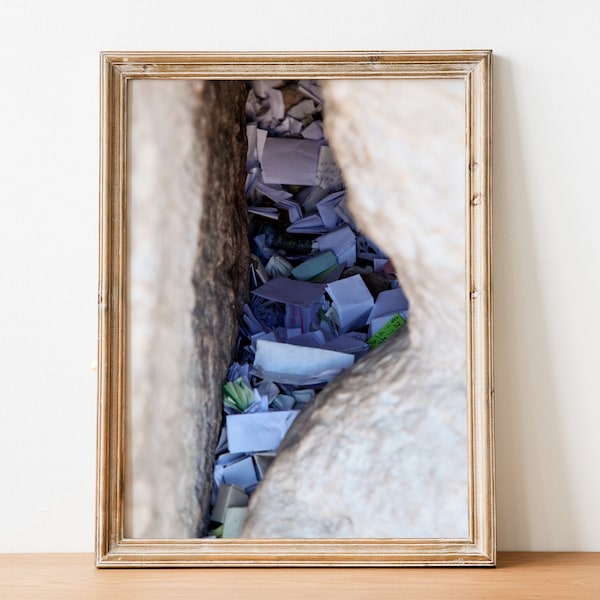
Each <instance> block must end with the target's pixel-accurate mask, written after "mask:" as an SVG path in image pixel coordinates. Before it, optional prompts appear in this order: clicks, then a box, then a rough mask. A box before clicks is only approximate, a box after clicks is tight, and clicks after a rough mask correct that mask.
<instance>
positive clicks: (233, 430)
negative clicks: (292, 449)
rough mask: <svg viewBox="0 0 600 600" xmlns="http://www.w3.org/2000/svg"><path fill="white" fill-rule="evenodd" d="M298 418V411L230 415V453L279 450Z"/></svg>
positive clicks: (228, 433)
mask: <svg viewBox="0 0 600 600" xmlns="http://www.w3.org/2000/svg"><path fill="white" fill-rule="evenodd" d="M297 416H298V411H297V410H281V411H272V412H266V413H250V414H245V415H228V416H227V421H226V423H227V440H228V444H229V451H230V452H264V451H273V450H277V448H278V447H279V444H280V443H281V440H282V439H283V436H284V435H285V434H286V433H287V430H288V429H289V428H290V426H291V424H292V423H293V421H294V419H295V418H296V417H297ZM248 458H250V457H248ZM244 460H245V459H244ZM227 468H231V467H227ZM252 469H254V467H252ZM248 472H249V471H248ZM223 478H224V481H225V483H228V481H227V479H228V478H227V477H226V476H225V474H224V477H223ZM231 483H234V482H231ZM235 485H238V484H235ZM240 487H242V486H240ZM243 487H246V486H243Z"/></svg>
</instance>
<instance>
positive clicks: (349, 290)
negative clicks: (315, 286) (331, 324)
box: [326, 275, 373, 333]
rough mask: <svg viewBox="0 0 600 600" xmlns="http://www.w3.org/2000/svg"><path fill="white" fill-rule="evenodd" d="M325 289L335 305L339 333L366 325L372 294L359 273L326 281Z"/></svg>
mask: <svg viewBox="0 0 600 600" xmlns="http://www.w3.org/2000/svg"><path fill="white" fill-rule="evenodd" d="M326 289H327V293H328V294H329V295H330V296H331V299H332V300H333V303H334V305H335V311H336V313H337V318H338V326H339V329H340V333H347V332H348V331H351V330H352V329H360V328H361V327H363V326H364V325H366V323H367V318H368V316H369V313H370V312H371V309H372V308H373V296H371V292H369V288H367V286H366V285H365V283H364V281H363V280H362V277H361V276H360V275H353V276H352V277H347V278H346V279H340V280H338V281H334V282H332V283H328V284H327V288H326Z"/></svg>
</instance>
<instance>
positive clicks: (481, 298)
mask: <svg viewBox="0 0 600 600" xmlns="http://www.w3.org/2000/svg"><path fill="white" fill-rule="evenodd" d="M491 59H492V53H491V51H487V50H484V51H480V50H475V51H446V52H331V53H301V54H300V53H254V54H233V53H153V52H125V53H103V54H102V55H101V94H102V97H101V193H100V274H99V296H98V305H99V348H98V352H99V361H98V362H99V368H98V454H97V510H96V562H97V565H98V566H100V567H142V566H144V567H157V566H169V567H176V566H198V567H199V566H206V567H214V566H398V565H412V566H415V565H493V564H494V563H495V554H496V539H495V499H494V458H493V457H494V455H493V439H494V438H493V420H494V419H493V402H494V391H493V371H492V333H493V332H492V281H491ZM376 77H385V78H459V79H462V80H463V81H464V83H465V89H466V111H467V115H466V116H467V118H466V123H467V131H466V156H467V159H466V163H467V165H468V168H467V169H466V173H465V178H466V198H465V235H466V244H467V261H466V267H465V268H466V269H467V286H468V290H467V297H468V298H469V300H468V308H467V343H468V348H467V359H468V360H467V364H468V373H467V377H468V417H469V420H468V443H469V530H470V536H469V539H276V540H275V539H270V540H244V539H230V540H207V539H183V540H182V539H179V540H177V539H168V540H155V539H126V538H124V537H123V512H124V502H123V498H124V482H125V477H124V468H125V452H124V449H125V444H126V439H125V412H126V411H125V405H126V402H127V390H126V384H125V381H126V377H125V374H126V364H125V361H126V352H125V348H126V344H125V340H126V332H127V311H126V306H127V302H126V294H127V265H126V257H127V252H126V248H127V225H126V224H127V218H126V213H127V202H126V198H127V180H126V173H127V168H126V167H127V117H128V115H127V90H128V83H129V81H131V80H132V79H147V78H151V79H195V78H197V79H259V78H277V79H301V78H311V79H332V78H337V79H341V78H344V79H348V78H353V79H362V78H376Z"/></svg>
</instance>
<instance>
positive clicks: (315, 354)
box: [230, 340, 354, 449]
mask: <svg viewBox="0 0 600 600" xmlns="http://www.w3.org/2000/svg"><path fill="white" fill-rule="evenodd" d="M353 364H354V356H353V355H352V354H345V353H344V352H335V351H333V350H321V349H320V348H307V347H305V346H294V345H292V344H280V343H278V342H269V341H264V340H258V342H257V343H256V356H255V358H254V366H255V368H256V367H258V368H259V369H260V372H261V373H262V375H263V377H264V378H265V379H271V380H272V381H279V382H282V383H296V382H300V383H301V382H302V380H303V378H305V380H306V381H329V380H331V379H333V377H335V375H337V374H338V373H340V372H341V371H343V370H345V369H347V368H348V367H350V366H351V365H353ZM230 449H231V446H230Z"/></svg>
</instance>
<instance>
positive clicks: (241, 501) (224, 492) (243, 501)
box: [210, 475, 263, 523]
mask: <svg viewBox="0 0 600 600" xmlns="http://www.w3.org/2000/svg"><path fill="white" fill-rule="evenodd" d="M262 478H263V476H262V475H261V479H262ZM248 500H249V498H248V494H245V493H244V491H243V490H241V489H240V488H238V487H236V486H234V485H229V484H227V483H224V484H222V485H221V487H219V492H218V493H217V499H216V501H215V505H214V507H213V510H212V513H211V515H210V518H211V519H212V520H213V521H216V522H217V523H222V522H223V521H224V520H225V513H226V512H227V509H228V508H231V507H232V506H236V507H244V506H248Z"/></svg>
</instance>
